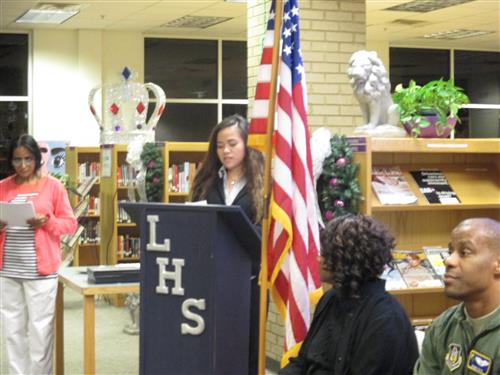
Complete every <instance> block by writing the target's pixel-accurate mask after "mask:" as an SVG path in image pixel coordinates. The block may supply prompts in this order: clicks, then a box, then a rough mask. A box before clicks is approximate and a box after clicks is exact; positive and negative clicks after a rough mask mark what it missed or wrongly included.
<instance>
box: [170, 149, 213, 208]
mask: <svg viewBox="0 0 500 375" xmlns="http://www.w3.org/2000/svg"><path fill="white" fill-rule="evenodd" d="M207 151H208V143H207V142H165V145H164V149H163V155H164V157H163V160H164V163H163V169H164V176H165V179H164V181H165V185H164V194H163V201H164V202H167V203H182V202H185V201H186V200H187V199H188V196H189V190H190V188H191V185H192V182H193V178H194V174H195V173H196V168H197V167H198V165H199V163H201V162H202V161H203V159H204V158H205V154H206V153H207ZM186 163H187V165H189V168H188V167H185V165H186ZM186 168H187V169H188V170H189V172H188V174H187V176H186V177H185V181H187V184H186V183H184V184H183V185H182V186H181V187H180V185H179V184H178V183H176V182H175V181H176V180H177V181H178V180H179V178H176V177H175V176H176V175H177V176H178V177H179V169H186ZM181 173H182V171H181ZM183 175H184V176H185V174H183ZM183 175H181V177H180V180H182V176H183ZM179 187H180V188H179Z"/></svg>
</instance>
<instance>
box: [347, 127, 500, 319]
mask: <svg viewBox="0 0 500 375" xmlns="http://www.w3.org/2000/svg"><path fill="white" fill-rule="evenodd" d="M358 141H359V139H358ZM363 143H364V144H363ZM361 144H362V146H363V147H359V148H358V150H359V151H356V152H355V153H354V161H355V162H356V163H359V176H358V178H359V183H360V187H361V190H362V192H363V195H364V197H365V200H364V201H363V202H362V203H361V210H362V212H363V213H365V214H368V215H373V216H374V217H375V218H376V219H377V220H378V221H380V222H382V223H383V224H385V225H386V226H387V227H388V228H389V229H390V230H391V232H392V234H393V235H394V236H395V238H396V242H397V248H398V249H406V250H420V249H422V248H423V246H442V247H446V246H447V245H448V242H449V238H450V233H451V231H452V230H453V228H454V227H455V226H456V225H457V224H458V223H459V222H461V221H462V220H465V219H468V218H471V217H491V218H494V219H497V220H499V219H500V139H498V138H489V139H456V140H452V139H423V138H420V139H415V138H369V137H367V138H365V139H364V142H363V139H362V141H361ZM373 166H388V167H390V166H398V167H399V168H400V169H401V171H402V172H403V177H404V178H405V180H406V181H407V182H408V185H409V187H410V189H411V190H412V191H413V193H414V194H415V195H416V197H417V203H416V204H412V205H382V204H381V203H380V202H379V200H378V199H377V197H376V196H375V194H374V193H373V191H372V188H371V171H372V167H373ZM431 169H435V170H440V171H442V172H443V174H444V175H445V177H446V179H447V180H448V183H449V185H450V186H451V187H452V189H453V190H454V191H455V193H456V194H457V196H458V198H459V199H460V201H461V203H460V204H430V203H428V201H427V199H426V198H425V196H424V195H423V194H422V193H421V192H420V190H419V187H418V185H417V183H416V182H415V180H414V178H413V177H412V175H411V174H410V171H414V170H431ZM443 290H444V289H443V288H411V289H400V290H392V291H390V293H391V294H393V295H394V296H396V298H397V299H398V300H399V301H400V303H401V304H402V305H403V306H404V308H405V309H406V311H407V313H408V315H409V316H410V318H411V319H412V320H419V319H424V320H425V319H432V318H434V317H436V316H437V315H439V314H440V313H441V312H443V311H444V310H445V309H446V308H448V307H449V306H451V305H453V304H456V303H457V301H455V300H451V299H449V298H446V296H445V295H444V292H443Z"/></svg>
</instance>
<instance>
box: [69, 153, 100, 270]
mask: <svg viewBox="0 0 500 375" xmlns="http://www.w3.org/2000/svg"><path fill="white" fill-rule="evenodd" d="M92 162H95V163H99V162H100V149H99V147H79V146H78V147H77V146H69V147H66V173H67V174H68V176H69V182H70V183H71V184H73V185H76V186H78V185H79V184H80V165H81V164H84V163H92ZM100 189H101V186H100V181H99V180H98V181H97V182H96V183H95V184H94V186H92V188H91V190H90V191H91V192H92V193H91V195H93V196H98V195H99V194H100ZM77 201H78V198H77V196H76V195H74V194H70V202H71V205H72V206H73V207H75V205H76V204H77ZM80 219H83V220H94V221H97V220H100V214H99V213H98V212H91V213H88V214H85V215H82V216H80ZM100 249H101V247H100V244H99V243H80V244H78V245H77V247H76V250H75V256H74V259H73V265H74V266H80V265H98V264H100V260H99V258H100ZM81 250H85V251H81Z"/></svg>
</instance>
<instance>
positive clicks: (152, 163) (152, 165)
mask: <svg viewBox="0 0 500 375" xmlns="http://www.w3.org/2000/svg"><path fill="white" fill-rule="evenodd" d="M155 167H156V163H155V161H154V160H151V161H150V162H149V163H148V168H155Z"/></svg>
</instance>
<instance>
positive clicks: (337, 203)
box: [335, 199, 344, 207]
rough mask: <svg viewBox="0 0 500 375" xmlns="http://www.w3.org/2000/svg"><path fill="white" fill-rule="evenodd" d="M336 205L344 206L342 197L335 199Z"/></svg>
mask: <svg viewBox="0 0 500 375" xmlns="http://www.w3.org/2000/svg"><path fill="white" fill-rule="evenodd" d="M335 206H336V207H344V201H342V200H340V199H337V200H336V201H335Z"/></svg>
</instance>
